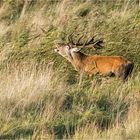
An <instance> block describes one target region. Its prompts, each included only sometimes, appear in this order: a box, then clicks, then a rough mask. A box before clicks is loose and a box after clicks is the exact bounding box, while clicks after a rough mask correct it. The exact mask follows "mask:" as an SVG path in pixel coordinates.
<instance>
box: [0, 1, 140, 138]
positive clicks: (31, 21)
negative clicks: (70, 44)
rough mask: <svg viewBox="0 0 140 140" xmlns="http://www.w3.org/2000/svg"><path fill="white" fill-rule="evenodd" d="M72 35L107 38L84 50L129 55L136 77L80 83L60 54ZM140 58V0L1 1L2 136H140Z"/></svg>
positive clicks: (0, 135) (0, 90) (0, 82)
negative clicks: (59, 46)
mask: <svg viewBox="0 0 140 140" xmlns="http://www.w3.org/2000/svg"><path fill="white" fill-rule="evenodd" d="M72 32H74V37H75V39H77V38H78V37H79V36H80V35H83V34H85V35H86V36H87V37H89V36H92V35H94V34H96V35H97V38H103V39H104V42H105V43H104V46H105V47H104V48H103V49H102V50H98V51H95V50H93V49H83V50H82V51H83V52H85V53H88V54H99V55H121V56H124V57H126V58H127V59H129V60H131V61H133V62H134V64H135V69H134V72H133V77H132V78H131V79H129V81H128V82H126V83H122V81H120V80H118V79H115V78H110V79H106V78H102V83H101V85H97V86H94V87H93V86H92V84H91V79H88V78H87V77H84V78H83V79H82V82H81V83H80V84H79V79H80V78H79V74H78V73H77V72H75V71H74V69H73V68H72V66H71V65H70V64H69V63H68V62H67V61H66V60H65V59H63V58H62V57H61V56H59V55H58V54H56V53H55V52H54V51H53V49H54V48H55V44H56V43H58V42H64V43H66V42H67V35H69V34H70V33H72ZM139 57H140V1H139V0H129V1H128V0H117V1H113V0H112V1H110V0H106V1H104V0H99V1H98V0H87V1H86V0H59V1H58V0H30V1H24V0H2V1H0V139H10V138H12V139H15V138H16V139H22V138H25V139H44V138H48V139H66V138H71V139H80V140H81V139H105V138H106V139H139V138H140V109H139V108H140V80H139V79H140V74H139V70H140V58H139ZM96 78H97V77H94V78H93V79H92V80H96Z"/></svg>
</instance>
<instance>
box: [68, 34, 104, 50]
mask: <svg viewBox="0 0 140 140" xmlns="http://www.w3.org/2000/svg"><path fill="white" fill-rule="evenodd" d="M72 35H73V33H72V34H70V35H69V36H68V41H69V43H70V44H72V45H75V46H82V47H85V46H88V45H92V46H93V47H94V48H95V49H101V48H102V47H103V46H102V45H101V44H102V43H103V39H98V40H94V38H95V36H93V37H92V38H91V39H87V41H85V42H84V43H83V42H81V39H82V38H83V37H84V35H82V36H81V37H79V39H78V41H77V42H76V43H75V42H74V41H73V38H72Z"/></svg>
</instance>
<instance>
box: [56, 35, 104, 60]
mask: <svg viewBox="0 0 140 140" xmlns="http://www.w3.org/2000/svg"><path fill="white" fill-rule="evenodd" d="M83 37H84V36H81V37H79V39H78V40H77V41H76V42H74V40H73V38H72V34H71V35H69V36H68V43H67V44H62V43H59V44H57V46H56V49H54V51H55V52H57V53H58V54H60V55H61V56H63V57H65V58H67V57H70V56H71V53H74V52H75V53H77V52H79V51H80V50H81V49H82V48H84V47H93V48H95V49H100V48H102V45H101V44H102V43H103V40H102V39H98V40H95V39H94V38H95V36H93V37H91V38H90V39H87V40H86V41H85V42H82V41H81V40H82V38H83Z"/></svg>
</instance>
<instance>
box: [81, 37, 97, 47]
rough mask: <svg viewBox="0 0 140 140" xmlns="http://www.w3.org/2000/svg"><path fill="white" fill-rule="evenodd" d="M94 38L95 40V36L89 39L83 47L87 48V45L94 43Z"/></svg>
mask: <svg viewBox="0 0 140 140" xmlns="http://www.w3.org/2000/svg"><path fill="white" fill-rule="evenodd" d="M94 38H95V36H93V37H92V38H91V39H90V40H89V39H87V41H86V42H85V43H84V45H83V46H87V45H90V44H92V43H94Z"/></svg>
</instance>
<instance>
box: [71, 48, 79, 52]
mask: <svg viewBox="0 0 140 140" xmlns="http://www.w3.org/2000/svg"><path fill="white" fill-rule="evenodd" d="M80 50H81V48H72V49H71V51H72V52H79V51H80Z"/></svg>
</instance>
